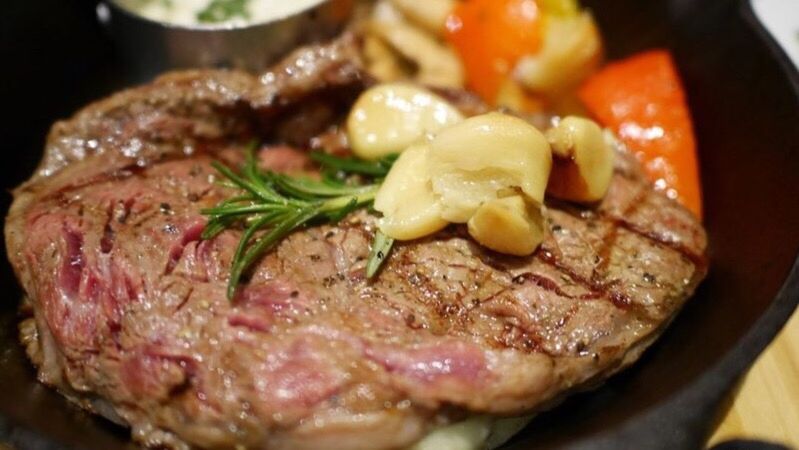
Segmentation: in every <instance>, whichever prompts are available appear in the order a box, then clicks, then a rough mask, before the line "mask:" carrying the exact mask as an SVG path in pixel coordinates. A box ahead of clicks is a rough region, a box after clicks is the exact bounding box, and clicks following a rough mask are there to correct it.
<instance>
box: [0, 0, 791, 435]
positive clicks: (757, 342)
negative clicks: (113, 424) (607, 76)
mask: <svg viewBox="0 0 799 450" xmlns="http://www.w3.org/2000/svg"><path fill="white" fill-rule="evenodd" d="M738 10H739V12H740V14H741V16H742V17H743V19H744V20H745V22H746V23H747V25H748V26H750V27H751V28H752V29H753V30H754V31H755V33H756V34H757V35H758V38H759V39H760V41H761V44H762V45H763V46H764V47H765V48H766V49H767V50H768V51H769V52H770V53H771V54H772V56H773V57H774V59H776V60H777V61H778V63H779V64H780V66H781V68H782V72H783V73H784V74H785V76H786V77H787V78H788V80H789V82H790V85H791V87H792V89H793V94H794V95H793V98H794V100H795V101H797V102H799V71H797V69H796V68H795V67H794V65H793V62H792V61H791V60H790V58H789V57H788V56H787V55H786V54H785V52H784V51H783V49H782V47H781V46H780V45H779V44H778V43H777V42H776V40H775V39H774V38H773V36H772V35H771V33H770V32H769V31H768V30H767V29H765V27H764V26H763V24H762V23H761V22H760V20H759V19H758V18H757V16H756V14H755V12H754V10H753V9H752V5H751V1H750V0H739V6H738ZM797 306H799V255H797V257H796V258H795V260H794V264H793V266H792V268H791V270H790V272H789V274H788V276H787V277H786V279H785V281H784V282H783V284H782V286H781V287H780V290H779V291H778V293H777V295H776V296H775V297H774V300H772V302H771V304H770V305H769V307H768V308H767V309H766V311H765V312H764V313H763V314H762V315H761V316H760V318H758V319H757V321H756V322H755V323H754V324H753V325H752V327H751V328H750V329H749V331H747V332H746V333H745V334H744V335H743V336H742V337H741V338H740V339H739V341H738V343H737V344H735V346H734V347H733V348H732V349H730V350H729V351H728V352H727V353H726V354H725V355H723V356H722V357H721V358H720V360H719V362H718V363H716V364H715V365H714V366H713V367H712V368H711V369H709V370H707V371H705V373H703V374H702V375H701V376H700V377H699V378H698V379H697V380H696V381H694V382H693V383H692V384H691V385H689V386H688V387H686V388H685V389H683V390H682V391H679V392H678V393H677V394H675V395H674V396H673V397H672V398H670V399H669V400H667V401H665V402H664V403H661V404H660V405H657V406H655V407H653V408H651V409H650V410H648V411H646V412H644V413H643V414H641V415H640V416H638V417H636V418H635V419H632V420H630V421H628V422H626V423H624V424H622V425H621V426H619V427H617V428H615V429H613V430H610V431H607V432H604V433H600V434H597V435H593V436H590V437H589V438H586V439H584V440H582V441H578V442H576V443H574V444H571V445H570V448H575V449H590V450H604V449H608V450H611V449H617V448H619V446H620V444H622V443H623V446H624V447H625V448H642V449H644V448H649V449H661V448H662V449H674V448H700V447H701V446H702V444H703V442H704V440H705V439H706V438H707V436H708V434H709V433H710V431H712V430H711V427H712V425H713V420H712V419H713V418H715V417H716V414H717V412H718V408H719V405H720V403H721V402H722V400H723V399H724V397H725V396H726V395H727V394H728V392H729V391H730V389H732V387H733V386H734V384H735V382H736V381H737V380H738V379H739V378H740V377H741V376H742V375H743V374H744V373H745V371H746V369H747V368H749V366H750V365H751V364H752V363H754V361H755V360H756V359H757V357H758V356H759V355H760V354H761V353H762V352H763V350H764V349H765V348H766V347H767V346H768V345H769V344H770V343H771V341H772V340H773V339H774V337H775V336H776V335H777V333H778V332H779V331H780V330H781V329H782V328H783V326H784V325H785V323H786V322H787V321H788V319H789V318H790V317H791V316H792V314H793V313H794V311H795V310H797ZM653 437H656V439H653ZM0 439H1V441H0V442H2V441H5V442H8V443H10V444H11V445H14V446H17V447H18V448H19V449H20V450H27V449H36V450H75V449H74V448H72V447H67V446H64V445H62V444H60V443H57V442H55V441H53V440H52V439H51V438H50V437H48V436H44V435H42V434H39V433H37V432H35V431H32V430H30V429H27V428H26V427H23V426H19V425H15V424H12V423H10V422H9V421H8V420H7V419H5V418H3V417H2V416H0ZM512 448H516V446H513V447H512ZM519 448H521V447H519Z"/></svg>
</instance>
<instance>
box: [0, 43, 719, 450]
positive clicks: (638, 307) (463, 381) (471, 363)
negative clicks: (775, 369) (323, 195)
mask: <svg viewBox="0 0 799 450" xmlns="http://www.w3.org/2000/svg"><path fill="white" fill-rule="evenodd" d="M351 47H352V46H351V45H350V43H348V42H347V40H346V39H345V40H344V41H343V42H341V41H340V42H337V43H334V44H331V45H329V46H323V47H313V48H309V49H303V50H301V51H299V52H298V53H296V54H295V55H293V56H292V57H291V58H290V59H289V60H288V61H287V62H285V63H283V64H282V65H280V66H278V67H277V68H275V69H274V70H273V71H272V72H269V73H267V74H265V75H263V76H260V77H257V78H256V77H253V76H250V75H248V74H243V73H236V72H224V71H193V72H181V73H174V74H169V75H166V76H164V77H162V78H160V79H158V80H156V81H155V82H153V83H152V84H150V85H147V86H144V87H140V88H137V89H132V90H128V91H125V92H122V93H119V94H117V95H114V96H112V97H110V98H108V99H105V100H103V101H100V102H98V103H95V104H92V105H90V106H89V107H87V108H86V109H84V110H82V111H80V112H79V113H77V114H76V115H75V116H74V117H73V118H72V119H70V120H68V121H65V122H59V123H57V124H56V125H55V126H54V127H53V130H52V132H51V134H50V137H49V139H48V142H47V148H46V151H45V156H44V160H43V162H42V164H41V166H40V168H39V169H38V171H37V172H36V174H34V176H33V177H32V178H31V179H30V180H29V181H28V182H26V183H25V184H24V185H22V186H20V187H19V188H18V189H17V190H16V191H15V192H14V195H15V201H14V204H13V206H12V208H11V211H10V213H9V215H8V217H7V219H6V228H5V233H6V240H7V244H8V248H9V256H10V259H11V262H12V263H13V266H14V268H15V270H16V273H17V275H18V277H19V279H20V281H21V283H22V285H23V287H24V290H25V293H26V294H27V299H28V300H27V301H28V302H29V304H30V306H32V308H30V309H31V310H32V318H31V319H28V321H26V322H25V323H24V324H23V326H22V330H23V335H24V338H25V342H26V344H27V346H28V353H29V355H30V356H31V358H32V360H33V361H34V363H35V364H36V365H37V366H38V369H39V376H40V378H41V380H42V381H43V382H45V383H47V384H49V385H52V386H55V387H56V388H58V389H59V390H61V391H62V392H63V393H64V394H65V395H67V396H68V397H70V398H71V399H73V400H74V401H76V402H78V403H79V404H81V405H82V406H83V407H85V408H88V409H91V410H94V411H95V412H98V413H101V414H103V415H105V416H107V417H109V418H110V419H112V420H115V421H117V422H120V423H124V424H128V425H129V426H130V427H131V428H132V433H133V437H134V438H135V439H136V440H138V441H139V442H141V443H144V444H146V445H153V446H158V445H160V446H166V447H172V448H188V447H190V446H196V447H206V448H233V447H234V446H235V445H237V444H240V445H242V446H244V447H246V448H269V449H284V448H307V449H318V448H326V449H339V448H340V449H356V448H364V449H365V448H369V449H379V448H402V447H404V446H407V445H409V444H412V443H413V442H414V441H416V440H418V439H419V438H420V437H422V436H423V435H424V434H425V433H426V432H428V431H429V430H430V428H431V427H433V426H436V425H440V424H444V423H447V422H451V421H455V420H459V419H461V418H463V417H466V416H468V415H469V414H472V413H492V414H503V415H511V414H517V413H522V412H527V411H535V410H538V409H540V408H542V407H545V406H546V405H551V404H552V403H553V402H554V401H556V400H557V399H558V398H559V397H561V396H563V395H565V394H567V393H568V392H571V391H574V390H576V389H580V388H583V387H585V386H588V385H593V384H595V383H597V382H598V381H601V380H602V379H604V378H605V377H607V376H609V375H610V374H612V373H614V372H615V371H617V370H619V369H620V368H622V367H624V366H625V365H627V364H629V363H631V362H632V361H634V360H635V359H636V358H637V357H638V356H639V355H640V353H641V352H642V350H643V349H644V348H645V347H646V346H647V345H648V344H649V343H651V342H652V341H653V339H654V338H655V337H656V336H657V335H658V334H659V333H660V332H661V331H662V329H663V327H664V326H665V325H666V324H667V323H668V322H669V320H670V319H671V318H672V317H673V316H674V314H675V313H676V312H677V310H678V309H679V308H680V306H681V305H682V304H683V302H684V301H685V300H686V298H687V297H688V296H689V295H690V294H691V293H692V291H693V289H694V288H695V286H696V285H697V283H698V282H699V281H700V280H701V278H702V277H703V276H704V274H705V264H704V252H705V245H706V241H705V234H704V231H703V229H702V227H701V225H700V224H699V223H698V221H697V219H696V218H694V217H693V216H692V215H691V214H690V213H688V212H687V211H686V210H685V209H683V208H682V207H680V206H679V205H677V204H676V203H675V202H674V201H672V200H670V199H668V198H667V197H666V196H664V195H663V194H661V193H660V192H657V191H655V190H654V189H653V188H652V186H651V185H650V183H649V182H647V181H646V180H645V178H644V176H643V174H642V172H641V170H640V169H639V167H638V165H637V164H636V163H635V162H634V160H633V158H632V157H630V156H629V155H627V154H626V153H623V152H621V153H619V157H618V162H617V167H616V171H615V175H614V179H613V183H612V187H611V189H610V192H609V193H608V195H607V197H606V198H605V199H604V201H603V202H602V203H601V204H600V205H597V206H596V207H594V208H581V207H577V206H574V205H569V204H564V203H556V202H554V201H549V202H548V204H547V207H548V211H547V220H548V223H549V227H550V230H551V233H550V234H549V237H548V238H547V240H546V241H545V242H544V244H543V245H542V247H541V248H540V249H539V250H538V251H537V252H536V253H535V254H534V255H533V256H531V257H525V258H516V257H508V256H503V255H498V254H495V253H492V252H489V251H486V250H485V249H483V248H481V247H479V246H477V245H475V244H474V243H473V242H472V241H470V240H469V239H468V238H467V237H466V235H465V234H464V232H463V230H462V229H461V228H459V227H451V228H449V229H447V230H445V231H443V232H441V233H439V234H438V235H435V236H434V237H431V238H429V239H424V240H419V241H414V242H408V243H402V244H400V245H398V246H397V247H396V249H395V251H394V253H393V254H392V257H391V258H390V259H389V261H388V263H387V265H386V267H385V268H384V270H383V271H382V273H381V274H380V276H379V277H378V278H377V279H376V280H374V281H372V282H370V281H367V280H365V279H364V266H365V261H366V257H367V255H368V252H369V242H370V240H371V237H372V233H373V231H374V229H375V228H374V226H375V220H374V218H373V217H371V216H369V215H368V214H367V213H357V214H354V215H352V216H350V217H348V218H346V219H345V220H344V221H343V222H341V223H339V224H338V225H337V226H319V227H315V228H309V229H307V230H304V231H300V232H297V233H295V234H293V235H291V236H290V237H289V238H288V239H286V240H285V241H284V242H283V243H282V244H281V245H280V246H279V247H278V248H277V249H276V250H275V251H273V252H271V253H270V254H268V255H267V256H265V257H264V258H263V260H262V261H260V262H259V264H258V265H257V267H256V268H255V269H254V270H253V272H252V275H251V277H250V279H249V280H248V281H247V283H246V284H245V285H244V286H242V287H241V288H240V289H239V294H238V295H237V297H236V298H235V299H234V300H233V301H229V300H228V299H227V298H226V297H225V288H226V283H227V278H228V273H229V263H230V260H231V256H232V253H233V251H234V249H235V245H236V243H237V242H238V239H239V237H240V233H241V232H240V231H237V230H228V231H226V232H224V233H222V234H221V235H220V236H218V237H217V238H215V239H213V240H210V241H201V240H200V233H201V231H202V229H203V226H204V223H205V219H204V217H203V216H201V215H200V213H199V211H200V209H201V208H204V207H209V206H212V205H214V204H215V203H217V202H218V201H219V200H221V199H224V198H226V197H227V196H229V195H231V192H230V191H228V190H226V188H224V187H221V186H218V185H216V184H215V183H214V181H215V172H214V170H213V169H212V168H211V167H210V166H209V163H210V162H211V161H212V160H214V159H217V160H222V161H227V162H229V163H230V164H236V163H237V162H238V161H240V160H241V156H240V155H241V148H242V147H243V146H244V145H245V143H246V142H247V141H249V140H250V139H251V138H252V137H254V136H259V137H261V138H263V139H265V141H266V142H275V145H270V146H267V147H265V148H264V149H263V150H262V151H261V158H262V163H263V165H264V166H265V167H269V168H272V169H274V170H289V171H296V170H305V169H307V168H308V167H310V166H309V164H308V161H307V159H306V157H305V155H304V153H303V152H302V151H300V150H296V149H298V148H305V147H311V146H327V145H332V144H330V142H336V143H338V144H341V145H345V144H346V143H345V142H342V140H341V139H340V133H336V132H335V129H334V128H330V129H329V128H328V127H330V126H331V125H334V124H335V123H336V122H337V120H339V118H340V115H341V113H342V111H343V109H342V108H345V107H346V105H347V104H348V102H351V101H352V100H353V97H354V96H355V95H356V94H357V93H358V92H359V91H360V90H361V89H362V88H363V86H364V84H365V83H367V82H368V81H367V80H366V77H364V75H363V74H362V72H361V70H360V67H359V64H358V62H357V58H356V57H355V56H354V55H352V54H351V52H352V50H351ZM237 448H238V447H237Z"/></svg>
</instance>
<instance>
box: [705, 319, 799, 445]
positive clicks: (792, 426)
mask: <svg viewBox="0 0 799 450" xmlns="http://www.w3.org/2000/svg"><path fill="white" fill-rule="evenodd" d="M733 438H747V439H761V440H767V441H771V442H775V443H779V444H783V445H787V446H791V447H794V448H796V449H799V311H798V312H796V313H794V315H793V317H792V318H791V320H790V321H789V322H788V325H786V327H785V328H784V329H783V330H782V332H781V333H780V334H779V335H778V336H777V339H776V340H775V341H774V342H773V343H772V344H771V345H770V346H769V347H768V349H767V350H766V351H765V352H764V353H763V354H762V355H760V358H758V360H757V362H756V363H755V364H754V366H752V369H751V370H750V371H749V373H748V374H747V375H746V377H744V379H743V381H742V382H741V384H740V385H739V386H738V388H737V389H736V391H735V392H734V393H733V398H732V399H731V402H730V408H729V410H728V411H727V413H726V415H724V417H723V419H722V421H721V422H720V423H719V425H718V427H717V428H716V431H715V432H714V433H713V436H712V437H711V438H710V441H709V442H708V445H714V444H716V443H718V442H722V441H726V440H728V439H733Z"/></svg>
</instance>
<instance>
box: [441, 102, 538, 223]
mask: <svg viewBox="0 0 799 450" xmlns="http://www.w3.org/2000/svg"><path fill="white" fill-rule="evenodd" d="M429 159H430V164H429V171H430V179H431V181H432V186H433V191H434V192H435V194H437V195H438V197H439V199H440V202H441V205H442V206H441V208H442V217H443V218H444V219H446V220H447V221H449V222H453V223H466V222H467V221H468V220H469V219H470V218H471V217H472V215H474V212H475V211H476V210H477V208H478V207H479V206H480V205H481V204H482V203H483V202H486V201H488V200H491V199H493V198H496V195H497V191H499V190H501V189H503V188H508V187H518V188H519V189H520V190H521V192H522V193H524V195H525V196H527V197H528V198H529V199H530V200H531V201H534V202H537V203H539V204H542V203H543V201H544V191H545V189H546V185H547V179H548V177H549V172H550V168H551V166H552V155H551V152H550V149H549V143H548V142H547V140H546V138H545V137H544V135H543V134H541V132H539V131H538V130H537V129H536V128H535V127H534V126H532V125H530V124H528V123H527V122H525V121H524V120H522V119H519V118H517V117H513V116H509V115H505V114H500V113H489V114H484V115H481V116H475V117H471V118H469V119H466V120H464V121H463V122H461V123H459V124H456V125H453V126H451V127H448V128H446V129H443V130H441V132H440V133H439V134H438V135H437V136H436V137H435V138H434V139H433V140H432V141H431V143H430V155H429Z"/></svg>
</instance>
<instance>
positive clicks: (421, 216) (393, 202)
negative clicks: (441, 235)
mask: <svg viewBox="0 0 799 450" xmlns="http://www.w3.org/2000/svg"><path fill="white" fill-rule="evenodd" d="M429 151H430V150H429V148H428V147H427V146H426V145H414V146H411V147H409V148H408V149H407V150H405V151H404V152H403V153H402V154H401V155H400V157H399V159H397V161H396V162H395V163H394V166H393V167H392V168H391V171H390V172H389V173H388V176H387V177H386V179H385V181H383V185H382V186H381V187H380V190H379V191H378V192H377V197H376V198H375V203H374V208H375V209H376V210H377V211H380V212H381V213H383V218H382V219H380V222H379V227H380V230H381V231H382V232H383V233H385V234H386V235H387V236H390V237H392V238H394V239H399V240H410V239H417V238H420V237H423V236H427V235H429V234H433V233H435V232H436V231H438V230H440V229H442V228H444V227H446V226H447V221H446V220H444V219H443V218H441V206H440V203H439V202H438V198H437V196H436V195H435V194H434V193H433V190H432V187H431V184H430V176H429V174H428V170H427V164H428V159H427V154H428V152H429Z"/></svg>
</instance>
